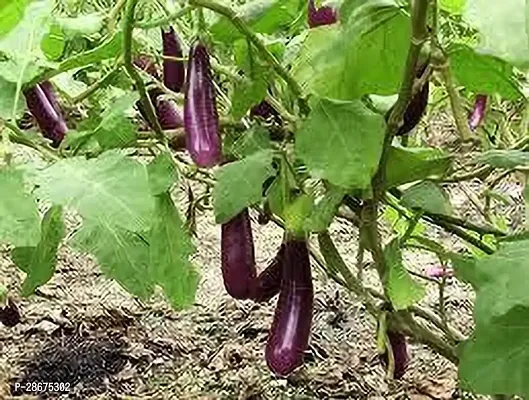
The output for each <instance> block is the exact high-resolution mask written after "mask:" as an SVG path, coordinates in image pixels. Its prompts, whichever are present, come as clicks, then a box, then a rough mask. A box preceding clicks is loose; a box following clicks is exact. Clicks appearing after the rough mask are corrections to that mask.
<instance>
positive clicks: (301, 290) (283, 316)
mask: <svg viewBox="0 0 529 400" xmlns="http://www.w3.org/2000/svg"><path fill="white" fill-rule="evenodd" d="M313 303H314V290H313V287H312V276H311V271H310V261H309V251H308V247H307V242H306V241H304V240H289V241H288V242H286V243H285V262H284V264H283V277H282V280H281V292H280V294H279V300H278V302H277V306H276V310H275V314H274V320H273V322H272V327H271V328H270V333H269V335H268V340H267V343H266V352H265V357H266V363H267V364H268V367H269V368H270V369H271V370H272V372H274V373H275V374H276V375H278V376H288V375H290V374H291V373H292V372H293V371H294V369H296V368H297V367H299V366H300V365H301V364H302V363H303V354H304V352H305V351H306V350H307V347H308V343H309V337H310V329H311V324H312V308H313Z"/></svg>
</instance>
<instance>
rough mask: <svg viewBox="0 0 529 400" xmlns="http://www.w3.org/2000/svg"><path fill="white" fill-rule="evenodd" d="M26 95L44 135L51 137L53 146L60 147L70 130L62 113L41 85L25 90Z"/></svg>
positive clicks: (29, 107) (31, 111)
mask: <svg viewBox="0 0 529 400" xmlns="http://www.w3.org/2000/svg"><path fill="white" fill-rule="evenodd" d="M24 96H25V98H26V104H27V106H28V109H29V112H30V113H31V114H32V115H33V117H35V120H36V121H37V124H38V125H39V128H40V130H41V132H42V135H43V136H44V137H45V138H48V139H51V141H52V146H53V147H59V145H60V144H61V142H62V141H63V139H64V137H65V135H66V132H67V130H68V128H67V127H66V123H65V121H64V118H63V117H62V115H61V113H60V112H58V111H57V110H56V109H55V108H54V107H53V105H52V103H51V102H50V100H48V97H47V96H46V93H45V91H44V90H43V88H42V86H41V85H35V86H34V87H32V88H30V89H27V90H25V91H24Z"/></svg>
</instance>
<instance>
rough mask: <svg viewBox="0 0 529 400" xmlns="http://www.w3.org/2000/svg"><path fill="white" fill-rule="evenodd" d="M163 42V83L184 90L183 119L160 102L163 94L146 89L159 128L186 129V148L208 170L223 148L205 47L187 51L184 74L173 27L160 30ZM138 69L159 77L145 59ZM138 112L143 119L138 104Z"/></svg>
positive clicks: (196, 45)
mask: <svg viewBox="0 0 529 400" xmlns="http://www.w3.org/2000/svg"><path fill="white" fill-rule="evenodd" d="M162 39H163V54H164V57H165V59H164V62H163V81H164V85H165V86H166V87H167V88H168V89H170V90H172V91H174V92H180V91H181V90H184V110H183V114H184V116H183V118H182V117H181V110H179V109H178V108H176V106H175V105H174V103H172V102H171V101H169V100H163V99H160V96H161V95H162V94H163V91H162V90H161V89H159V88H154V89H150V90H149V97H150V99H151V102H152V103H153V105H154V106H155V110H156V115H157V117H158V121H159V122H160V125H161V127H162V129H165V130H167V129H177V128H181V127H182V126H183V127H184V128H185V132H186V135H185V138H186V148H187V150H188V152H189V154H190V155H191V158H192V159H193V161H194V162H195V164H196V165H198V166H199V167H204V168H209V167H212V166H214V165H218V164H219V163H220V162H221V161H222V145H221V138H220V134H219V117H218V113H217V105H216V99H215V90H214V86H213V77H212V74H211V66H210V61H209V54H208V52H207V49H206V47H205V45H204V44H203V43H202V42H201V41H200V40H197V41H196V42H195V43H194V44H193V46H192V47H191V49H190V52H189V59H188V65H187V74H186V69H185V66H184V62H183V61H182V57H183V51H182V44H181V42H180V39H179V38H178V36H177V35H176V33H175V31H174V29H173V28H172V27H170V28H169V30H167V31H165V30H162ZM135 64H136V66H137V67H139V68H140V69H143V70H145V71H146V72H148V73H150V74H151V75H152V76H153V77H154V78H158V73H157V70H156V67H155V66H154V67H153V66H152V63H150V60H149V59H148V58H145V57H143V58H140V57H139V58H137V59H136V60H135ZM138 108H139V110H140V113H141V114H142V115H143V116H144V118H145V119H147V118H146V113H145V108H144V106H143V104H141V103H139V104H138Z"/></svg>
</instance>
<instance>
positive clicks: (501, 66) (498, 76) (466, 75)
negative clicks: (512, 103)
mask: <svg viewBox="0 0 529 400" xmlns="http://www.w3.org/2000/svg"><path fill="white" fill-rule="evenodd" d="M448 52H449V56H450V66H451V70H452V72H453V73H454V75H455V77H456V79H457V82H458V83H459V84H461V85H463V86H465V88H466V89H468V90H470V91H472V92H475V93H482V94H489V95H494V94H500V95H501V96H502V97H505V98H507V99H510V100H515V99H517V98H519V97H521V96H522V91H521V88H520V85H519V83H518V82H517V80H516V78H515V76H514V74H513V68H512V66H511V65H509V64H507V63H506V62H505V61H503V60H500V59H498V58H495V57H493V56H490V55H486V54H480V53H478V52H476V51H475V50H474V49H472V48H471V47H469V46H467V45H464V44H454V45H452V46H450V48H449V49H448Z"/></svg>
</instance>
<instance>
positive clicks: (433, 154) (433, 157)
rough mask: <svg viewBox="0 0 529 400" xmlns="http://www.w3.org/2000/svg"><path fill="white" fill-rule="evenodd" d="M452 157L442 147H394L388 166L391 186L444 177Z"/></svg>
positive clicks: (387, 178)
mask: <svg viewBox="0 0 529 400" xmlns="http://www.w3.org/2000/svg"><path fill="white" fill-rule="evenodd" d="M452 159H453V158H452V157H451V156H449V155H448V154H446V153H445V152H444V151H443V150H441V149H434V148H426V147H417V148H408V147H392V148H391V150H390V153H389V157H388V164H387V168H386V182H387V186H388V187H389V188H391V187H395V186H399V185H403V184H405V183H410V182H415V181H419V180H423V179H426V178H434V177H442V176H443V175H445V174H446V172H447V171H448V169H449V168H450V166H451V164H452Z"/></svg>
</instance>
